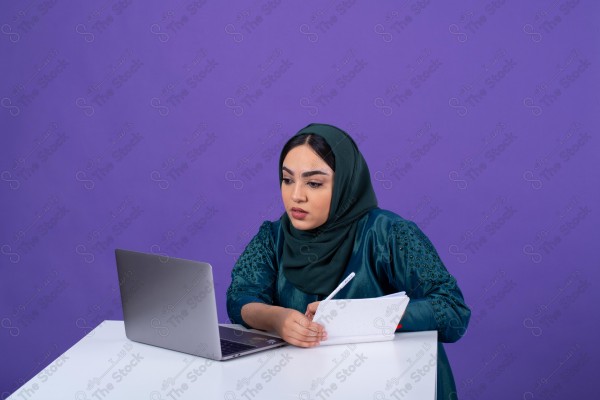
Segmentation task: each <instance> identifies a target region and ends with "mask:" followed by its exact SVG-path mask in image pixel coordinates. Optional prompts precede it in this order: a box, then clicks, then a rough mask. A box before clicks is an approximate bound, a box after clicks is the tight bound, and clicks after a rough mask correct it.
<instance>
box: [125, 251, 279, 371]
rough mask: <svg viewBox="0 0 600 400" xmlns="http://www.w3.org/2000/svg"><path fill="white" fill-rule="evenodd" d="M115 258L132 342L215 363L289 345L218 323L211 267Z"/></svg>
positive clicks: (152, 257)
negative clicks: (203, 358) (190, 355)
mask: <svg viewBox="0 0 600 400" xmlns="http://www.w3.org/2000/svg"><path fill="white" fill-rule="evenodd" d="M115 255H116V259H117V272H118V275H119V288H120V291H121V301H122V304H123V319H124V321H125V334H126V336H127V338H128V339H130V340H133V341H135V342H141V343H146V344H150V345H154V346H158V347H163V348H166V349H170V350H176V351H180V352H183V353H188V354H193V355H196V356H200V357H206V358H210V359H213V360H228V359H231V358H235V357H240V356H243V355H246V354H251V353H256V352H258V351H262V350H267V349H271V348H274V347H278V346H283V345H285V344H286V343H285V341H283V340H282V339H280V338H278V337H274V336H270V335H267V334H261V333H255V332H251V331H244V330H240V329H235V328H231V327H226V326H221V325H219V323H218V319H217V303H216V301H215V291H214V284H213V274H212V267H211V265H210V264H208V263H204V262H197V261H190V260H184V259H181V258H174V257H168V256H163V255H157V254H147V253H139V252H134V251H128V250H121V249H116V250H115Z"/></svg>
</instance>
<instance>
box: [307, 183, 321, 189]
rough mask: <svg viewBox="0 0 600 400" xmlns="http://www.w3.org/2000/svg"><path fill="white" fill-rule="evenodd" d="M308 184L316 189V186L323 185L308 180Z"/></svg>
mask: <svg viewBox="0 0 600 400" xmlns="http://www.w3.org/2000/svg"><path fill="white" fill-rule="evenodd" d="M308 186H310V187H311V188H313V189H316V188H318V187H320V186H323V184H322V183H320V182H308Z"/></svg>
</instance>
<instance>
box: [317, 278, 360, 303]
mask: <svg viewBox="0 0 600 400" xmlns="http://www.w3.org/2000/svg"><path fill="white" fill-rule="evenodd" d="M354 275H356V274H355V273H354V272H352V273H351V274H350V275H348V276H347V277H346V279H344V280H343V281H342V283H340V284H339V285H338V287H336V288H335V290H334V291H333V292H331V294H330V295H329V296H327V297H326V298H325V299H324V300H323V301H327V300H331V299H332V298H333V296H335V295H336V294H338V292H339V291H340V290H342V289H343V288H344V286H346V285H347V284H348V282H350V281H351V280H352V278H354Z"/></svg>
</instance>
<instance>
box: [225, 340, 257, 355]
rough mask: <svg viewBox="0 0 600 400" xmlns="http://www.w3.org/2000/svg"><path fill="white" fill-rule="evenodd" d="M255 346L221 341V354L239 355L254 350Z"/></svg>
mask: <svg viewBox="0 0 600 400" xmlns="http://www.w3.org/2000/svg"><path fill="white" fill-rule="evenodd" d="M255 348H256V346H252V345H249V344H244V343H238V342H232V341H230V340H226V339H221V354H222V355H224V356H228V355H230V354H234V353H239V352H241V351H244V350H250V349H255Z"/></svg>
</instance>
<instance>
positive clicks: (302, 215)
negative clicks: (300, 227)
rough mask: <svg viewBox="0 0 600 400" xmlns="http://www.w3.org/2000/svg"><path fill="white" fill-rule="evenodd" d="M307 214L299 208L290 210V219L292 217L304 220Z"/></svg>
mask: <svg viewBox="0 0 600 400" xmlns="http://www.w3.org/2000/svg"><path fill="white" fill-rule="evenodd" d="M307 214H308V212H306V211H304V210H303V209H301V208H296V207H294V208H292V217H294V218H295V219H304V218H306V215H307Z"/></svg>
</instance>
